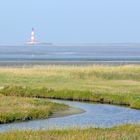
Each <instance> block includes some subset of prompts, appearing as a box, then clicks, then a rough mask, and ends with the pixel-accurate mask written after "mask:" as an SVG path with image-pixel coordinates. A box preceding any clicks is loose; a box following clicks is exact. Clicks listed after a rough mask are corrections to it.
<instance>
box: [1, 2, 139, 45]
mask: <svg viewBox="0 0 140 140" xmlns="http://www.w3.org/2000/svg"><path fill="white" fill-rule="evenodd" d="M32 27H34V28H35V31H36V38H37V40H38V41H43V42H51V43H135V42H136V43H138V42H140V0H1V1H0V44H16V43H25V42H26V41H27V40H28V39H29V38H30V32H31V29H32Z"/></svg>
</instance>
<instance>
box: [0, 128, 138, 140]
mask: <svg viewBox="0 0 140 140" xmlns="http://www.w3.org/2000/svg"><path fill="white" fill-rule="evenodd" d="M9 138H10V140H19V139H20V140H139V139H140V125H136V126H134V125H133V126H132V125H125V126H120V127H114V128H109V129H97V128H90V129H85V130H80V129H71V130H62V131H57V130H54V131H41V130H40V131H22V132H20V131H15V132H7V133H3V134H0V139H2V140H9Z"/></svg>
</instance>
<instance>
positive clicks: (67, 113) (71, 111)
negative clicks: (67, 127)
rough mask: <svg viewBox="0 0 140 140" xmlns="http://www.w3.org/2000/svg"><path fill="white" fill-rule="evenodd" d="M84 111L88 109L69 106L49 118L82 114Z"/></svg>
mask: <svg viewBox="0 0 140 140" xmlns="http://www.w3.org/2000/svg"><path fill="white" fill-rule="evenodd" d="M84 112H86V111H85V110H83V109H80V108H74V107H69V108H68V109H67V110H63V111H56V112H54V113H53V114H52V115H51V116H50V117H49V118H58V117H66V116H70V115H76V114H82V113H84Z"/></svg>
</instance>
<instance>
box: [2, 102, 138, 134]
mask: <svg viewBox="0 0 140 140" xmlns="http://www.w3.org/2000/svg"><path fill="white" fill-rule="evenodd" d="M51 101H52V102H57V103H63V104H66V105H69V106H70V107H71V108H77V110H79V112H77V113H78V114H74V115H69V116H67V115H66V116H64V115H62V116H61V117H60V116H59V117H52V118H49V119H46V120H34V121H27V122H20V123H11V124H2V125H0V132H5V131H10V130H25V129H26V130H28V129H31V130H38V129H42V130H48V129H49V130H51V129H63V128H71V127H80V128H85V127H100V128H107V127H112V126H115V125H120V124H125V123H138V122H140V110H135V109H130V108H126V107H119V106H114V105H105V104H90V103H81V102H72V101H62V100H51Z"/></svg>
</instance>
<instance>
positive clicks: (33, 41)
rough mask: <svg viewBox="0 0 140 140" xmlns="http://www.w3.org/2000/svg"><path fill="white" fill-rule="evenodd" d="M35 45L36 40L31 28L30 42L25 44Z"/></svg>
mask: <svg viewBox="0 0 140 140" xmlns="http://www.w3.org/2000/svg"><path fill="white" fill-rule="evenodd" d="M36 43H37V42H36V39H35V30H34V28H32V32H31V38H30V41H28V42H27V44H30V45H35V44H36Z"/></svg>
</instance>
